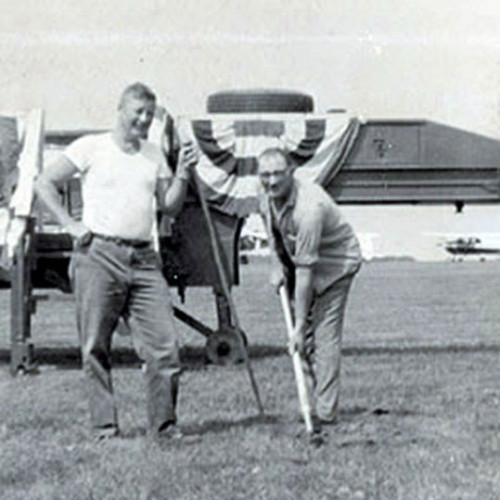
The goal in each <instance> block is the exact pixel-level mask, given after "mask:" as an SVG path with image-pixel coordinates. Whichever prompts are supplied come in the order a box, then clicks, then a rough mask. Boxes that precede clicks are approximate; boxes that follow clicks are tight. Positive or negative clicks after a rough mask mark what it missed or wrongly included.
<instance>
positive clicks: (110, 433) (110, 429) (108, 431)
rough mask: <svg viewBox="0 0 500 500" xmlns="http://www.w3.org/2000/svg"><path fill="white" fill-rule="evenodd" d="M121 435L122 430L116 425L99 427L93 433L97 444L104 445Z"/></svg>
mask: <svg viewBox="0 0 500 500" xmlns="http://www.w3.org/2000/svg"><path fill="white" fill-rule="evenodd" d="M119 435H120V429H119V428H118V427H117V426H116V425H108V426H105V427H98V428H96V429H94V430H93V431H92V438H93V440H94V441H95V442H96V443H102V442H103V441H108V440H109V439H113V438H117V437H118V436H119Z"/></svg>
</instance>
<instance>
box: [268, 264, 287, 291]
mask: <svg viewBox="0 0 500 500" xmlns="http://www.w3.org/2000/svg"><path fill="white" fill-rule="evenodd" d="M269 283H270V285H271V286H272V287H273V289H274V290H275V291H276V293H279V291H280V288H281V287H282V286H283V285H284V284H285V275H284V274H283V269H281V266H280V267H279V268H273V270H272V271H271V277H270V278H269Z"/></svg>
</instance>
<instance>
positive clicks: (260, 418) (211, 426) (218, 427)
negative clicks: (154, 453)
mask: <svg viewBox="0 0 500 500" xmlns="http://www.w3.org/2000/svg"><path fill="white" fill-rule="evenodd" d="M282 424H283V421H282V420H281V419H280V418H279V417H278V416H277V415H266V414H264V415H253V416H250V417H244V418H240V419H234V418H233V419H218V420H207V421H206V422H204V423H202V424H191V425H186V426H183V430H185V432H186V434H205V433H221V432H225V433H227V431H228V430H229V429H234V428H243V429H246V428H249V427H254V426H257V425H282Z"/></svg>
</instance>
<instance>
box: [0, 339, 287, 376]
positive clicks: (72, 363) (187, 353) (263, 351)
mask: <svg viewBox="0 0 500 500" xmlns="http://www.w3.org/2000/svg"><path fill="white" fill-rule="evenodd" d="M248 353H249V356H250V358H251V359H261V358H267V357H276V356H282V355H285V354H286V349H285V348H284V347H276V346H271V345H255V346H250V347H249V349H248ZM180 355H181V360H182V363H183V365H184V366H185V368H186V369H188V370H197V369H202V368H203V367H205V366H206V365H208V364H209V362H208V359H207V356H206V352H205V348H204V347H196V346H184V347H182V348H181V352H180ZM34 356H35V360H36V362H37V363H38V364H39V365H52V366H57V367H60V368H64V369H73V368H74V369H76V368H80V367H81V355H80V349H79V348H78V347H36V346H35V352H34ZM111 361H112V365H113V367H138V368H139V367H140V366H141V364H142V362H141V360H140V359H139V357H138V356H137V354H136V352H135V351H134V349H132V348H131V347H119V348H114V349H113V351H112V353H111ZM9 362H10V350H9V349H5V348H4V349H0V364H1V363H4V364H7V363H9Z"/></svg>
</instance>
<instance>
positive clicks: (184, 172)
mask: <svg viewBox="0 0 500 500" xmlns="http://www.w3.org/2000/svg"><path fill="white" fill-rule="evenodd" d="M196 163H198V151H197V150H196V148H195V147H194V145H193V144H192V143H189V144H187V145H185V146H184V147H183V149H182V150H181V152H180V154H179V162H178V165H177V170H176V172H175V175H174V177H173V179H172V180H171V181H170V180H169V179H160V180H158V183H157V187H156V195H157V198H158V200H159V204H160V208H161V209H162V211H164V212H165V213H166V214H167V215H170V216H171V217H175V216H176V215H177V214H178V213H179V212H180V210H181V208H182V205H183V203H184V200H185V198H186V192H187V185H188V182H189V179H190V178H191V173H192V171H193V169H194V166H195V165H196Z"/></svg>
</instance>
